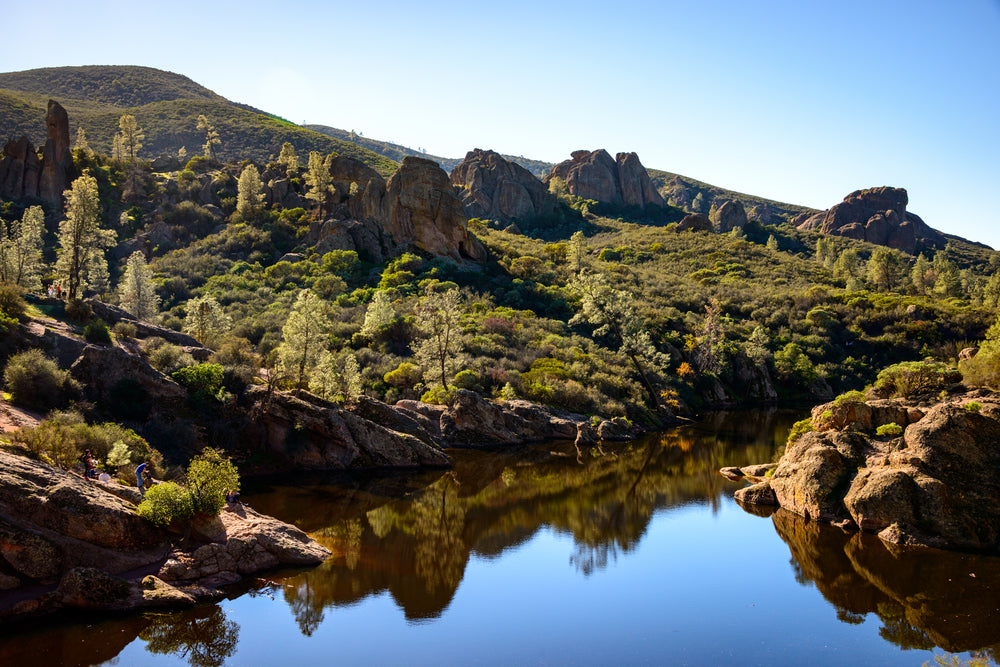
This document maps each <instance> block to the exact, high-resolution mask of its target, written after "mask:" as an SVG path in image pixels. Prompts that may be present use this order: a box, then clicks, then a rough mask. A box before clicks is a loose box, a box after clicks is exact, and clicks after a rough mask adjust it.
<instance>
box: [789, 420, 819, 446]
mask: <svg viewBox="0 0 1000 667" xmlns="http://www.w3.org/2000/svg"><path fill="white" fill-rule="evenodd" d="M815 430H816V429H815V428H814V427H813V423H812V419H810V418H808V417H807V418H805V419H800V420H799V421H797V422H795V423H794V424H792V429H791V430H790V431H789V432H788V440H787V441H786V443H785V444H786V445H791V444H794V443H795V442H796V441H798V439H799V438H801V437H802V436H803V435H805V434H806V433H809V432H810V431H815Z"/></svg>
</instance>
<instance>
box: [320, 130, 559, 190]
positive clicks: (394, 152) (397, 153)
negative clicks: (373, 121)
mask: <svg viewBox="0 0 1000 667" xmlns="http://www.w3.org/2000/svg"><path fill="white" fill-rule="evenodd" d="M303 127H306V128H308V129H310V130H315V131H316V132H320V133H322V134H325V135H327V136H330V137H334V138H336V139H341V140H342V141H350V142H352V143H355V144H357V145H359V146H362V147H364V148H367V149H368V150H370V151H372V152H375V153H378V154H379V155H383V156H385V157H387V158H389V159H390V160H395V161H396V162H402V161H403V158H404V157H406V156H407V155H415V156H417V157H422V158H424V159H426V160H433V161H435V162H437V163H438V164H439V165H441V168H442V169H444V170H445V171H447V172H448V173H449V174H450V173H451V170H452V169H454V168H455V167H456V166H458V164H459V163H460V162H461V161H462V160H463V159H464V158H465V156H464V155H463V156H462V157H460V158H449V157H440V156H437V155H428V154H427V153H424V152H422V151H418V150H414V149H412V148H409V147H407V146H400V145H399V144H394V143H392V142H391V141H380V140H379V139H371V138H369V137H363V136H361V135H359V134H357V133H355V132H348V131H347V130H341V129H338V128H336V127H329V126H327V125H304V126H303ZM502 157H503V158H504V159H505V160H508V161H510V162H514V163H516V164H519V165H521V166H522V167H524V168H525V169H527V170H528V171H530V172H531V173H532V174H534V175H535V176H537V177H538V178H542V177H543V176H545V175H546V174H548V173H549V170H551V169H552V167H553V164H552V163H551V162H543V161H542V160H532V159H529V158H526V157H524V156H523V155H520V156H519V155H503V156H502Z"/></svg>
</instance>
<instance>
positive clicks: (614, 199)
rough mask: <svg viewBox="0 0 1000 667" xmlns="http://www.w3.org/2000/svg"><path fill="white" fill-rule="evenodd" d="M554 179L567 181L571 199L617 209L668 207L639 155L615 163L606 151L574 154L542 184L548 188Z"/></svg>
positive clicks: (619, 158)
mask: <svg viewBox="0 0 1000 667" xmlns="http://www.w3.org/2000/svg"><path fill="white" fill-rule="evenodd" d="M553 178H561V179H563V180H564V181H565V182H566V188H567V190H568V191H569V193H570V194H571V195H574V196H577V197H583V198H584V199H593V200H595V201H599V202H603V203H607V204H612V205H615V206H637V207H639V208H646V207H647V206H650V205H653V206H659V207H663V206H664V201H663V197H661V196H660V193H659V192H657V191H656V188H654V187H653V184H652V182H651V181H650V179H649V174H648V173H647V172H646V169H645V167H643V166H642V163H641V162H640V161H639V156H638V155H636V154H635V153H618V155H617V156H616V159H612V158H611V156H610V155H609V154H608V152H607V151H606V150H604V149H603V148H602V149H600V150H596V151H592V152H591V151H574V152H573V154H572V156H571V159H569V160H566V161H564V162H560V163H559V164H557V165H556V166H554V167H552V171H550V172H549V174H548V175H547V176H546V177H545V178H544V179H543V181H542V182H543V183H545V185H546V186H547V185H548V184H549V182H550V181H551V180H552V179H553Z"/></svg>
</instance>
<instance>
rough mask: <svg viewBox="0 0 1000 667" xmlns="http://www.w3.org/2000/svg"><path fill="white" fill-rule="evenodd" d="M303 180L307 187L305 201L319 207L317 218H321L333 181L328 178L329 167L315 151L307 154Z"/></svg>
mask: <svg viewBox="0 0 1000 667" xmlns="http://www.w3.org/2000/svg"><path fill="white" fill-rule="evenodd" d="M305 179H306V185H308V186H309V190H308V192H306V199H309V200H311V201H314V202H316V205H317V206H318V207H319V217H321V218H322V217H323V211H324V209H325V207H326V200H327V198H328V197H329V196H330V187H331V185H332V184H333V181H332V180H331V178H330V165H329V164H328V163H327V162H326V160H324V159H323V157H322V156H321V155H320V154H319V153H317V152H316V151H310V153H309V170H308V171H307V172H306V175H305Z"/></svg>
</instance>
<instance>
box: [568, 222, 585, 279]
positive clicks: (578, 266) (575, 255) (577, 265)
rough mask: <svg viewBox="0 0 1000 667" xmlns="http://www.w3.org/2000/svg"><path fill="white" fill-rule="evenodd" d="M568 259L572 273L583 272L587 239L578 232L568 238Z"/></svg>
mask: <svg viewBox="0 0 1000 667" xmlns="http://www.w3.org/2000/svg"><path fill="white" fill-rule="evenodd" d="M569 258H570V267H571V268H572V269H573V273H580V272H581V271H583V269H584V267H585V266H586V261H587V237H586V236H584V235H583V232H581V231H579V230H577V231H575V232H573V236H571V237H569Z"/></svg>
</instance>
